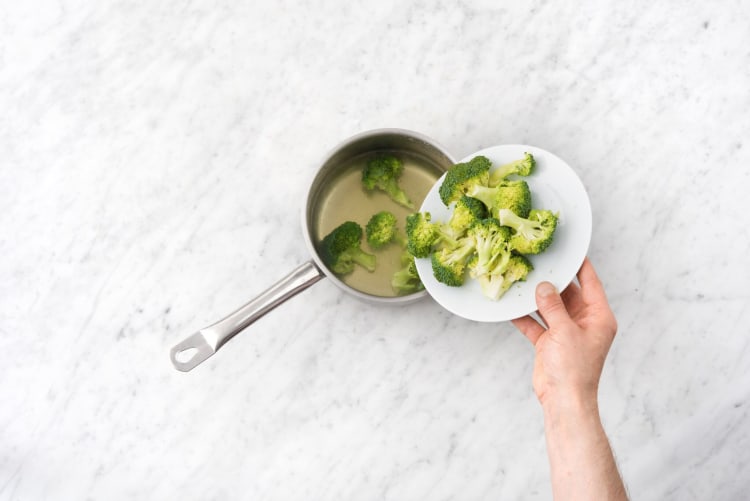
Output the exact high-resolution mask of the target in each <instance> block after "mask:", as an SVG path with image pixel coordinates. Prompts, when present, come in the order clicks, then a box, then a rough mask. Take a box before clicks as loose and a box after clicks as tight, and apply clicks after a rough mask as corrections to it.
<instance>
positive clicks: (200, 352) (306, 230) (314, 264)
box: [170, 129, 455, 372]
mask: <svg viewBox="0 0 750 501" xmlns="http://www.w3.org/2000/svg"><path fill="white" fill-rule="evenodd" d="M378 151H390V152H403V153H406V154H409V155H412V156H418V157H420V158H422V159H423V160H424V161H426V162H429V163H430V164H431V165H432V166H434V167H435V168H437V169H438V170H439V171H441V172H442V171H446V170H448V169H449V168H450V167H451V166H452V165H453V164H454V163H455V160H454V159H453V157H452V156H451V155H450V154H449V153H448V152H447V151H445V150H444V149H443V148H442V147H440V146H439V145H437V144H436V143H435V142H434V141H433V140H431V139H430V138H428V137H426V136H424V135H422V134H419V133H417V132H413V131H409V130H404V129H376V130H371V131H367V132H363V133H360V134H358V135H356V136H353V137H351V138H349V139H347V140H345V141H343V142H342V143H341V144H339V145H338V146H336V147H335V148H334V149H333V150H332V151H331V152H330V153H329V154H328V155H327V156H326V157H325V158H324V160H323V161H322V162H321V164H320V168H319V169H318V172H317V174H316V175H315V178H314V179H313V182H312V184H311V185H310V189H309V191H308V193H307V200H306V203H305V206H304V208H303V214H302V228H303V237H304V240H305V244H306V245H307V248H308V249H309V251H310V255H311V256H312V259H311V260H310V261H307V262H306V263H303V264H302V265H300V266H298V267H297V268H296V269H295V270H293V271H292V272H291V273H290V274H289V275H287V276H285V277H284V278H282V279H281V280H279V281H278V282H277V283H276V284H274V285H273V286H271V287H270V288H269V289H267V290H266V291H264V292H263V293H261V294H260V295H259V296H257V297H256V298H255V299H253V300H251V301H250V302H249V303H247V304H246V305H244V306H242V307H240V308H239V309H238V310H237V311H235V312H234V313H231V314H230V315H229V316H227V317H226V318H224V319H222V320H220V321H218V322H216V323H215V324H213V325H210V326H208V327H205V328H203V329H201V330H199V331H198V332H196V333H195V334H193V335H192V336H190V337H188V338H186V339H185V340H183V341H182V342H180V343H178V344H177V345H175V346H174V347H173V348H172V349H171V351H170V357H171V359H172V364H174V367H175V368H176V369H178V370H180V371H184V372H187V371H189V370H191V369H193V368H195V367H196V366H197V365H199V364H200V363H202V362H204V361H205V360H206V359H208V358H209V357H210V356H211V355H213V354H214V353H216V351H217V350H218V349H219V348H221V347H222V346H223V345H224V344H225V343H226V342H227V341H229V340H230V339H231V338H232V337H234V336H235V335H237V334H239V333H240V332H241V331H242V330H244V329H245V328H247V327H248V326H249V325H250V324H252V323H253V322H254V321H256V320H257V319H258V318H260V317H261V316H263V315H265V314H266V313H268V312H269V311H271V310H272V309H274V308H275V307H276V306H278V305H280V304H281V303H283V302H284V301H286V300H287V299H289V298H291V297H292V296H294V295H296V294H298V293H300V292H302V291H303V290H305V289H307V288H308V287H310V286H311V285H313V284H314V283H316V282H317V281H318V280H320V279H322V278H324V277H328V278H329V279H330V280H332V281H333V283H335V284H336V285H337V286H339V287H340V288H341V289H343V290H344V291H346V292H347V293H349V294H351V295H353V296H356V297H357V298H359V299H362V300H364V301H368V302H371V303H380V304H392V305H401V304H405V303H409V302H412V301H416V300H419V299H421V298H423V297H424V296H425V295H426V294H427V293H426V292H424V291H420V292H416V293H413V294H408V295H404V296H398V297H383V296H376V295H373V294H367V293H364V292H361V291H359V290H356V289H354V288H353V287H350V286H349V285H347V284H345V283H344V282H343V281H342V280H340V279H339V278H338V277H337V276H336V275H334V274H333V273H332V272H331V271H330V270H328V269H327V268H326V266H325V264H323V262H322V260H321V258H320V256H319V255H318V250H317V246H316V243H317V242H316V236H315V233H314V225H315V221H316V218H317V216H318V212H319V211H320V207H319V201H320V197H321V196H322V194H323V193H324V192H325V190H326V187H329V186H330V185H331V182H332V181H333V180H334V179H335V178H336V176H337V175H339V174H340V173H341V172H342V169H345V168H346V167H347V166H348V165H350V164H351V161H352V159H354V158H356V157H358V156H361V155H364V154H367V153H374V152H378ZM342 216H344V217H345V215H342ZM342 222H343V220H342Z"/></svg>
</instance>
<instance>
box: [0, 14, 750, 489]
mask: <svg viewBox="0 0 750 501" xmlns="http://www.w3.org/2000/svg"><path fill="white" fill-rule="evenodd" d="M467 3H468V4H470V5H471V6H469V5H462V4H460V3H458V2H441V3H438V4H435V5H433V4H431V3H429V2H426V3H425V2H395V1H392V0H386V1H384V2H368V3H364V2H361V3H360V2H357V3H348V4H345V3H343V2H336V1H333V0H323V1H318V2H231V1H205V0H196V1H193V2H187V3H185V2H174V1H165V2H140V3H138V2H136V3H133V2H121V1H111V2H109V1H108V2H84V1H80V0H62V1H57V2H51V1H49V2H15V3H6V5H3V6H2V7H0V37H1V38H0V109H1V110H2V113H0V205H1V206H2V210H0V229H1V230H2V231H1V232H0V253H1V254H2V259H1V260H0V298H2V299H0V344H1V345H2V353H3V356H2V363H0V381H2V385H0V402H2V404H1V405H0V500H24V501H25V500H36V499H40V500H41V499H65V500H67V499H71V500H73V499H76V500H79V499H81V500H82V499H106V500H113V499H182V500H193V499H195V500H212V499H215V500H224V499H253V500H269V501H270V500H285V501H286V500H298V499H299V500H302V499H304V500H312V499H342V500H349V499H357V500H370V499H372V500H375V499H386V500H421V499H441V500H475V499H476V500H479V499H508V500H519V499H532V500H533V499H550V498H551V494H550V484H549V471H548V463H547V457H546V451H545V443H544V437H543V423H542V413H541V410H540V407H539V405H538V403H537V401H536V398H535V397H534V395H533V391H532V388H531V370H532V356H533V353H532V347H531V346H530V344H529V343H528V342H527V341H526V339H525V338H524V337H523V336H521V335H520V334H519V333H517V332H516V331H515V329H514V328H513V326H512V325H511V324H509V323H501V324H482V323H474V322H470V321H467V320H462V319H461V318H458V317H456V316H454V315H452V314H450V313H448V312H447V311H445V310H443V309H442V308H441V307H439V306H438V305H437V304H436V303H435V302H434V301H432V300H431V299H429V298H427V299H425V300H423V301H421V302H419V303H417V304H414V305H410V306H406V307H398V308H391V307H385V306H377V305H370V304H365V303H362V302H360V301H358V300H356V299H354V298H352V297H351V296H349V295H347V294H345V293H343V292H342V291H341V290H339V289H338V288H337V287H335V286H334V285H333V284H332V283H331V282H330V281H328V280H323V281H321V282H320V283H318V284H316V285H315V286H314V287H313V288H312V289H311V290H308V291H305V292H303V293H302V294H301V295H299V296H297V297H295V298H294V299H292V300H290V301H289V302H288V303H286V304H284V305H283V306H281V307H280V308H278V309H277V310H275V311H273V312H271V313H269V314H268V315H266V316H265V317H263V318H262V319H261V320H259V321H258V322H256V323H255V324H253V325H252V326H251V327H250V328H249V329H248V330H247V331H246V332H243V333H242V334H241V335H240V336H238V337H236V338H234V339H233V340H232V341H231V342H230V343H229V344H227V345H226V346H225V347H224V348H223V349H222V350H221V351H219V353H217V355H216V356H214V357H213V358H211V359H210V360H208V361H207V362H205V363H204V364H203V365H201V366H200V367H198V368H197V369H195V370H194V371H192V372H189V373H180V372H177V371H175V370H174V369H173V368H172V365H171V363H170V360H169V356H168V352H169V348H170V347H171V346H172V345H174V344H175V343H177V342H178V341H180V340H181V339H183V338H184V337H185V336H187V335H189V334H191V333H192V332H194V331H196V330H197V329H199V328H201V327H204V326H206V325H208V324H210V323H212V322H214V321H216V320H218V319H219V318H221V317H222V316H224V315H225V314H227V313H229V312H231V311H232V310H233V309H234V308H236V307H237V306H240V305H241V304H243V303H245V302H246V301H247V300H249V299H251V298H252V297H253V296H254V295H256V294H257V293H259V292H261V291H262V290H263V289H265V288H266V287H267V286H269V285H271V284H272V283H273V282H275V281H276V280H277V279H279V278H281V277H282V276H283V275H284V274H286V273H287V272H289V271H291V270H292V269H293V268H294V267H295V266H297V265H298V264H300V263H303V262H305V261H306V260H308V259H309V255H308V252H307V250H306V248H305V245H304V243H303V239H302V230H301V228H300V224H299V215H300V212H301V208H302V207H301V205H302V200H303V199H304V197H305V195H306V190H307V187H308V185H309V181H310V180H311V178H312V176H313V174H314V173H315V171H316V169H317V166H318V162H319V161H320V159H321V158H322V156H323V155H324V154H325V153H326V152H327V151H328V150H329V149H330V148H331V147H332V146H334V145H335V144H337V143H338V142H340V141H341V140H343V139H345V138H346V137H349V136H351V135H353V134H355V133H358V132H360V131H364V130H368V129H373V128H379V127H401V128H407V129H412V130H416V131H419V132H421V133H424V134H426V135H428V136H430V137H432V138H434V139H435V140H436V141H438V142H439V143H440V144H442V145H443V146H444V147H445V148H447V149H448V150H449V151H450V152H452V153H453V154H454V155H455V156H456V157H457V158H460V157H462V156H464V155H466V154H469V153H471V152H473V151H477V150H479V149H481V148H484V147H487V146H490V145H494V144H501V143H523V144H533V145H538V146H540V147H543V148H545V149H547V150H549V151H552V152H554V153H556V154H557V155H558V156H560V157H562V158H563V159H565V160H566V161H567V162H568V163H569V164H570V165H571V166H573V168H574V169H575V170H576V172H577V173H578V175H579V176H580V178H581V179H582V181H583V183H584V185H585V186H586V188H587V190H588V192H589V195H590V198H591V204H592V208H593V216H594V226H593V237H592V242H591V247H590V252H589V255H590V256H591V259H592V261H593V262H594V264H595V265H596V266H597V269H598V271H599V273H600V275H601V277H602V280H603V281H604V283H605V285H606V288H607V291H608V294H609V297H610V300H611V303H612V305H613V308H614V309H615V311H616V314H617V317H618V320H619V325H620V331H619V334H618V337H617V339H616V340H615V344H614V345H613V347H612V350H611V352H610V356H609V359H608V363H607V366H606V368H605V370H604V374H603V376H602V382H601V405H602V416H603V420H604V424H605V428H606V429H607V432H608V434H609V436H610V439H611V442H612V446H613V448H614V450H615V453H616V456H617V460H618V463H619V466H620V468H621V470H622V473H623V476H624V479H625V483H626V484H627V486H628V490H629V492H630V493H631V495H632V497H633V499H640V500H680V501H684V500H704V499H711V500H737V499H741V498H743V497H745V496H747V492H748V489H750V476H748V469H747V468H748V466H747V465H748V464H750V416H749V415H748V396H749V395H750V350H748V339H749V338H748V328H747V326H748V324H750V308H748V307H747V304H748V292H747V291H748V286H747V283H746V280H747V278H748V277H750V266H749V265H748V262H749V261H748V258H747V257H746V255H745V252H747V251H748V248H749V247H750V235H749V234H748V228H747V220H748V217H747V214H748V210H749V209H750V197H747V196H745V195H744V190H745V189H746V188H747V187H748V186H750V179H748V173H749V172H750V170H749V169H748V167H749V166H750V114H749V113H748V110H749V109H750V49H748V47H750V31H748V29H747V20H748V19H749V18H750V8H748V5H747V4H746V3H743V2H736V1H728V0H727V1H719V2H687V3H685V2H646V1H635V2H625V3H623V2H616V1H612V0H608V1H605V2H585V3H583V4H581V5H579V6H576V7H574V6H573V5H572V4H570V3H563V2H542V1H537V2H531V3H525V2H521V3H519V2H513V3H511V2H491V1H478V2H467ZM256 4H258V5H256ZM269 172H270V173H269Z"/></svg>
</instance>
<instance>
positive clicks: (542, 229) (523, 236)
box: [498, 209, 557, 254]
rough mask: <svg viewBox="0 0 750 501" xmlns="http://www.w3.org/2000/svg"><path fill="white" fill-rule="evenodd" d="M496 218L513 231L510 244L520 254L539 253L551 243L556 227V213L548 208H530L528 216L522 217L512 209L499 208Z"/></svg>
mask: <svg viewBox="0 0 750 501" xmlns="http://www.w3.org/2000/svg"><path fill="white" fill-rule="evenodd" d="M498 220H499V221H500V224H502V225H503V226H510V227H511V228H512V229H513V230H514V231H515V232H514V234H513V236H512V237H511V239H510V245H511V247H512V248H513V249H514V250H516V251H518V252H520V253H521V254H539V253H540V252H542V251H543V250H545V249H546V248H547V247H549V245H550V244H551V243H552V239H553V236H554V234H555V228H556V227H557V215H556V214H554V213H553V212H552V211H549V210H539V209H532V210H531V211H530V212H529V217H528V218H522V217H520V216H518V215H516V214H515V213H514V212H513V211H512V210H509V209H500V210H499V211H498Z"/></svg>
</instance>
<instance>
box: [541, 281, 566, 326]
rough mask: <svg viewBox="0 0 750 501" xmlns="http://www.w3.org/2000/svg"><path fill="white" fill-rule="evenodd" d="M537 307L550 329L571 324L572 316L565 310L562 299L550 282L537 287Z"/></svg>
mask: <svg viewBox="0 0 750 501" xmlns="http://www.w3.org/2000/svg"><path fill="white" fill-rule="evenodd" d="M536 306H537V308H539V314H540V315H541V316H542V318H543V319H544V322H545V323H546V324H547V325H548V326H549V327H550V328H553V327H555V326H556V325H559V324H564V323H567V322H570V315H569V314H568V310H567V309H565V304H564V303H563V300H562V297H560V294H558V292H557V289H555V286H554V285H552V284H551V283H549V282H542V283H540V284H539V285H537V286H536Z"/></svg>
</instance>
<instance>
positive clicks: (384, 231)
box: [365, 211, 406, 249]
mask: <svg viewBox="0 0 750 501" xmlns="http://www.w3.org/2000/svg"><path fill="white" fill-rule="evenodd" d="M365 235H366V236H367V243H368V244H370V247H372V248H373V249H379V248H381V247H383V246H384V245H386V244H389V243H391V242H396V243H398V244H400V245H401V246H404V247H405V246H406V238H404V236H403V235H401V234H400V233H399V232H398V229H397V228H396V216H394V215H393V213H391V212H388V211H381V212H378V213H377V214H375V215H373V216H372V217H371V218H370V220H369V221H368V222H367V225H366V226H365Z"/></svg>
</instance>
